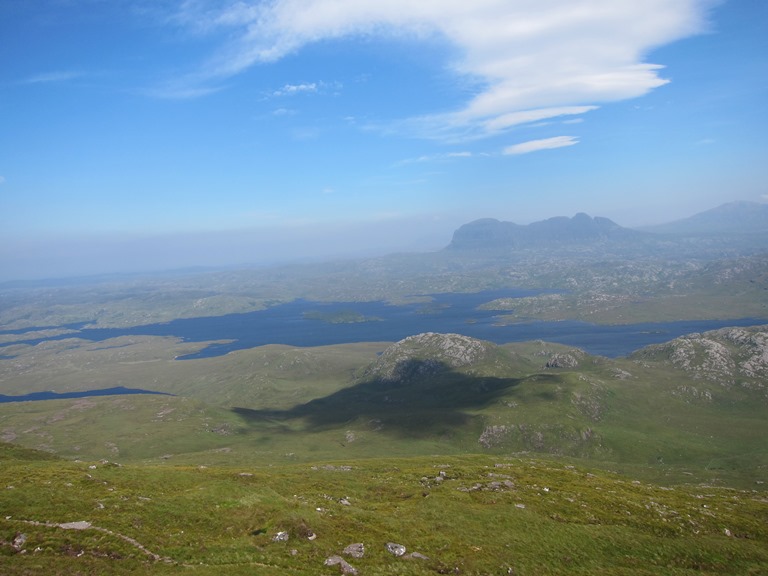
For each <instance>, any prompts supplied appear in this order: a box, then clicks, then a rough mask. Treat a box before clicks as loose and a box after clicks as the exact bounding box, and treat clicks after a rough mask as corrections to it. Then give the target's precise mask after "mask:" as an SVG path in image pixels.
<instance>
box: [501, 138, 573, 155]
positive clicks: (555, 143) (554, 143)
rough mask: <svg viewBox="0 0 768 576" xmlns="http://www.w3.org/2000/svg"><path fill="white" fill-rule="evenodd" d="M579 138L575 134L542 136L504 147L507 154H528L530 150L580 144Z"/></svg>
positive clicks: (535, 150)
mask: <svg viewBox="0 0 768 576" xmlns="http://www.w3.org/2000/svg"><path fill="white" fill-rule="evenodd" d="M578 143H579V140H578V139H577V138H576V137H575V136H555V137H553V138H542V139H540V140H529V141H528V142H521V143H519V144H513V145H512V146H507V147H506V148H504V152H503V153H504V154H505V155H515V154H528V153H529V152H538V151H539V150H551V149H552V148H563V147H565V146H573V145H574V144H578Z"/></svg>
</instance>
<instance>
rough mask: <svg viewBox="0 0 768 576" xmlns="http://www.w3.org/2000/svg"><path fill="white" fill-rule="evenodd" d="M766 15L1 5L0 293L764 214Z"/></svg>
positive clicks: (752, 10)
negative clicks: (500, 224)
mask: <svg viewBox="0 0 768 576" xmlns="http://www.w3.org/2000/svg"><path fill="white" fill-rule="evenodd" d="M767 19H768V4H766V3H765V2H763V1H762V0H739V1H737V0H732V1H730V2H712V1H703V0H647V1H644V2H633V1H631V0H597V1H595V0H578V1H574V0H547V1H546V2H541V1H539V2H529V1H527V0H514V1H512V0H484V1H475V2H465V1H462V2H458V1H456V2H454V1H441V2H436V1H424V2H419V3H413V2H404V1H401V0H391V1H388V2H381V1H363V0H354V1H353V0H308V1H307V0H305V1H302V2H298V1H295V0H277V1H275V2H269V3H267V2H253V1H245V2H242V1H241V2H219V1H216V2H213V1H208V0H188V1H181V0H179V1H168V2H163V3H156V2H149V1H144V0H136V1H128V0H124V1H115V2H101V1H96V0H81V1H79V2H61V1H57V0H41V1H39V2H34V3H30V2H26V1H23V0H6V1H5V2H3V3H2V4H0V38H2V39H3V40H2V49H0V110H2V112H0V114H1V117H2V138H0V246H1V248H0V280H10V279H24V278H44V277H54V276H67V275H74V274H94V273H100V272H120V271H135V270H150V269H161V268H173V267H184V266H197V265H205V266H209V265H234V264H241V263H257V264H259V263H260V264H264V263H274V262H278V261H286V260H305V259H317V258H323V257H338V256H359V255H372V254H382V253H386V252H389V251H396V250H432V249H436V248H440V247H442V246H444V245H446V244H447V243H448V242H449V241H450V235H451V232H452V231H453V230H454V229H455V228H456V227H457V226H458V225H460V224H462V223H465V222H468V221H470V220H473V219H476V218H481V217H494V218H499V219H502V220H509V221H514V222H517V223H528V222H531V221H535V220H539V219H544V218H547V217H550V216H555V215H568V216H570V215H573V214H575V213H576V212H587V213H589V214H592V215H596V216H605V217H608V218H612V219H614V220H615V221H616V222H618V223H620V224H621V225H623V226H640V225H645V224H654V223H661V222H667V221H671V220H674V219H677V218H682V217H686V216H689V215H691V214H693V213H696V212H699V211H702V210H706V209H708V208H711V207H714V206H716V205H719V204H722V203H725V202H730V201H733V200H751V201H765V200H766V193H768V190H766V186H765V183H766V181H768V167H767V166H766V162H765V161H764V160H765V158H766V157H768V149H767V148H768V147H767V146H766V142H765V138H764V134H765V133H766V129H768V115H767V114H766V106H765V102H768V86H767V84H768V80H767V79H768V66H767V65H766V61H767V55H768V39H767V38H766V34H765V22H766V21H768V20H767Z"/></svg>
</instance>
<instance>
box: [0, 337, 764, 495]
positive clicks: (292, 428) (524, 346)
mask: <svg viewBox="0 0 768 576" xmlns="http://www.w3.org/2000/svg"><path fill="white" fill-rule="evenodd" d="M767 330H768V329H767V328H766V327H764V326H763V327H755V328H749V329H729V330H724V331H719V332H715V333H707V334H705V335H699V336H696V335H693V336H689V337H687V338H682V339H678V340H675V341H673V342H670V343H668V344H665V345H662V346H658V347H651V348H648V349H644V350H641V351H638V352H637V353H636V354H634V355H633V356H631V357H630V358H627V359H615V360H610V359H607V358H602V357H596V356H590V355H588V354H586V353H584V352H583V351H581V350H578V349H574V348H570V347H567V346H561V345H556V344H549V343H545V342H530V343H519V344H506V345H503V346H501V345H496V344H492V343H490V342H484V341H479V340H475V339H472V338H467V337H465V336H461V335H452V334H432V333H430V334H420V335H415V336H412V337H409V338H406V339H404V340H402V341H400V342H397V343H393V344H386V343H379V344H375V343H372V344H368V345H343V346H328V347H321V348H311V349H302V348H291V347H287V346H280V347H274V346H267V347H262V348H255V349H250V350H241V351H237V352H233V353H230V354H228V355H226V356H222V357H217V358H210V359H200V360H185V361H177V360H173V357H174V355H175V351H176V350H177V349H178V345H175V344H173V343H172V342H171V341H169V340H158V339H149V340H147V341H146V342H145V341H142V340H141V339H137V340H136V341H135V342H133V343H128V342H126V341H125V340H121V341H120V345H119V346H112V347H110V346H105V345H104V344H105V343H101V344H100V345H99V347H98V348H97V349H92V348H94V347H93V345H91V344H86V345H83V346H81V347H78V346H73V345H72V342H70V343H69V345H68V346H67V349H66V350H62V349H60V348H58V347H56V348H52V349H49V351H48V352H47V353H46V352H45V351H43V350H37V351H36V356H35V358H36V364H35V365H34V366H29V365H28V366H27V367H26V368H25V372H24V374H23V375H22V376H19V377H16V378H13V379H9V383H10V382H18V385H19V386H22V383H23V382H28V383H30V384H31V383H34V382H41V383H43V384H42V385H45V383H47V384H50V383H51V382H52V380H50V378H52V377H54V376H53V373H52V372H50V371H49V370H50V369H49V368H46V365H47V364H48V361H46V359H45V358H46V356H48V357H49V358H50V362H51V366H55V367H56V372H55V378H56V380H55V381H56V382H57V385H56V388H57V390H63V389H65V388H66V387H70V388H72V387H79V388H81V389H82V388H83V384H84V383H88V382H114V383H121V382H124V381H126V380H128V379H129V378H134V379H136V380H138V381H143V382H144V386H145V388H147V389H150V390H152V391H159V392H166V393H172V394H176V396H150V395H135V396H109V397H90V398H81V399H76V400H51V401H45V402H24V403H14V404H4V405H0V434H2V438H3V439H5V440H11V441H13V442H15V443H18V444H20V445H23V446H27V447H30V448H42V449H45V450H48V451H52V452H54V453H57V454H60V455H62V456H66V457H68V458H91V459H99V458H107V459H112V458H120V459H121V460H122V461H125V462H127V461H154V462H157V461H158V460H162V461H167V462H171V463H189V464H201V463H202V464H206V465H227V464H229V465H231V464H244V463H249V462H251V463H270V462H272V463H275V462H291V461H303V462H306V461H311V460H317V459H338V458H366V457H371V456H380V455H383V454H387V455H390V456H392V457H405V456H421V455H429V454H446V455H449V454H455V455H457V454H464V453H476V452H480V453H490V454H499V455H502V454H513V453H519V452H530V453H539V454H551V455H563V456H570V457H578V458H583V459H586V460H588V461H590V462H591V463H592V465H599V466H603V467H606V468H610V469H612V470H626V471H631V473H633V474H642V475H644V476H645V477H648V478H655V479H660V478H665V479H666V481H676V482H679V481H684V480H686V479H692V478H696V479H700V480H707V481H717V482H726V483H728V484H734V485H740V486H754V485H755V484H754V483H755V482H756V481H760V482H763V481H765V480H766V478H765V475H766V473H768V450H766V447H765V443H764V438H765V437H766V435H767V434H768V422H766V420H765V418H764V414H765V410H766V403H768V400H767V399H766V389H765V381H766V375H765V374H766V367H765V355H766V346H765V342H766V338H768V335H767V334H768V332H767ZM107 344H108V343H107ZM163 347H167V348H165V351H163V350H164V348H163ZM147 349H151V350H152V351H153V353H154V354H155V356H156V359H155V360H152V361H149V362H146V361H140V360H138V358H139V357H141V356H142V355H143V354H146V350H147ZM724 351H727V355H726V354H725V352H724ZM705 352H707V353H711V355H714V356H712V358H715V359H716V360H717V363H715V362H714V360H713V359H712V358H710V357H709V356H707V355H706V354H705ZM115 354H119V356H117V358H116V357H115ZM118 358H119V359H120V360H117V359H118ZM65 359H66V361H65ZM116 360H117V361H116ZM686 362H687V364H686ZM699 366H701V367H710V366H714V368H711V369H710V368H707V370H709V371H708V372H702V370H703V368H702V369H699V368H698V367H699ZM726 368H727V369H728V370H731V372H728V373H727V378H726V373H725V372H723V370H725V369H726ZM702 374H716V375H717V379H716V380H712V379H711V378H709V379H703V378H702V376H701V375H702ZM148 376H151V380H150V379H148V378H147V377H148ZM116 379H117V380H116Z"/></svg>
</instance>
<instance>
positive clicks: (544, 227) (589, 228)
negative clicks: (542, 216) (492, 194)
mask: <svg viewBox="0 0 768 576" xmlns="http://www.w3.org/2000/svg"><path fill="white" fill-rule="evenodd" d="M647 236H648V234H646V233H644V232H639V231H636V230H630V229H629V228H623V227H621V226H619V225H618V224H616V223H615V222H613V221H612V220H609V219H608V218H601V217H595V218H592V217H591V216H589V215H587V214H584V213H579V214H576V215H575V216H574V217H573V218H567V217H565V216H559V217H555V218H549V219H547V220H542V221H540V222H534V223H532V224H528V225H519V224H515V223H513V222H502V221H499V220H496V219H493V218H484V219H481V220H475V221H474V222H470V223H468V224H464V225H463V226H461V227H460V228H459V229H458V230H456V232H454V234H453V240H452V241H451V243H450V245H449V246H448V248H449V249H453V250H465V249H488V248H540V247H551V246H559V245H575V244H576V245H592V244H601V243H616V242H626V241H633V240H642V239H644V238H646V237H647Z"/></svg>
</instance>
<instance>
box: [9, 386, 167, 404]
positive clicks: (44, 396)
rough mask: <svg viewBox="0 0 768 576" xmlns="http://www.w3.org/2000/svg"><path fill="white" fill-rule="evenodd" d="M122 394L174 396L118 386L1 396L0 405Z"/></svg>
mask: <svg viewBox="0 0 768 576" xmlns="http://www.w3.org/2000/svg"><path fill="white" fill-rule="evenodd" d="M122 394H159V395H162V396H173V394H166V393H165V392H153V391H151V390H140V389H138V388H124V387H122V386H117V387H115V388H102V389H100V390H88V391H85V392H62V393H61V394H59V393H57V392H32V393H31V394H24V395H21V396H6V395H4V394H0V404H5V403H7V402H33V401H37V400H65V399H69V398H88V397H92V396H116V395H122Z"/></svg>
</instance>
